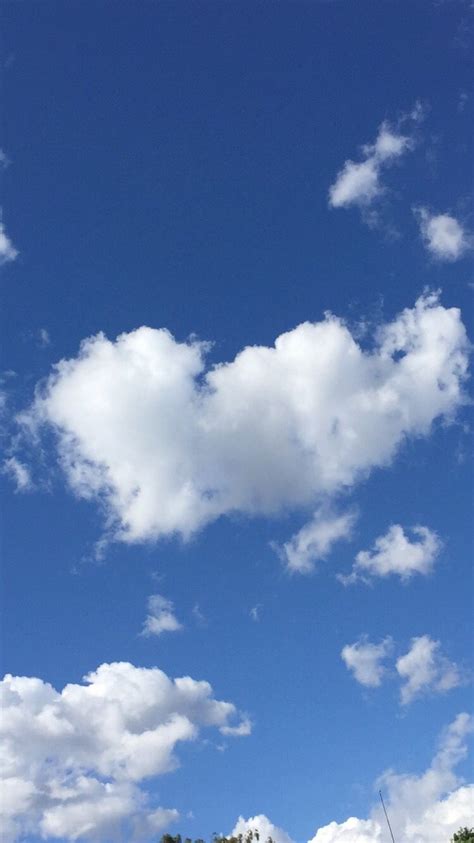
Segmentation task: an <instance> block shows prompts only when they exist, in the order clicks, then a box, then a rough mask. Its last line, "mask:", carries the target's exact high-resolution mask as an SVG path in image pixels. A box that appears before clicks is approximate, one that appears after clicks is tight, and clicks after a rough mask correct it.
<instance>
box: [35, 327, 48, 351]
mask: <svg viewBox="0 0 474 843" xmlns="http://www.w3.org/2000/svg"><path fill="white" fill-rule="evenodd" d="M38 345H39V346H40V348H47V347H48V345H51V337H50V335H49V331H47V330H46V328H40V329H39V331H38Z"/></svg>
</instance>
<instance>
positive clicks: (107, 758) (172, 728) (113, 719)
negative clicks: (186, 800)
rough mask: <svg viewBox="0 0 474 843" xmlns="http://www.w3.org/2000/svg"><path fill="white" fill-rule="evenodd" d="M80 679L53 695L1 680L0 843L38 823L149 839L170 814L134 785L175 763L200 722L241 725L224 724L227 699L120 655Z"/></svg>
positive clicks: (36, 682) (226, 730)
mask: <svg viewBox="0 0 474 843" xmlns="http://www.w3.org/2000/svg"><path fill="white" fill-rule="evenodd" d="M85 683H86V684H84V685H76V684H71V685H66V686H65V688H63V690H62V691H61V692H60V693H59V692H57V691H55V689H54V688H53V687H52V686H51V685H49V684H47V683H45V682H43V681H42V680H41V679H35V678H26V677H12V676H10V675H7V676H5V678H4V680H3V682H2V683H1V685H0V693H1V704H2V719H1V722H0V738H1V744H2V753H1V757H2V765H1V774H2V779H3V790H2V793H3V795H4V798H3V802H2V811H3V812H4V817H3V828H4V830H5V831H4V833H5V834H6V837H5V843H8V842H9V841H13V840H16V839H19V838H20V837H21V838H22V839H23V836H25V835H26V836H28V834H33V833H37V832H38V830H40V832H41V834H42V836H44V837H45V838H54V837H61V838H66V839H68V840H76V839H84V838H85V839H87V840H98V841H107V843H110V841H112V840H116V839H117V840H118V839H124V835H125V837H126V839H127V840H134V839H139V838H140V837H144V838H147V839H149V837H150V835H151V834H152V833H156V832H157V831H159V830H161V829H162V828H163V827H164V826H165V825H166V824H167V823H168V822H170V821H172V820H173V819H175V818H177V816H178V815H177V812H176V811H175V810H174V809H163V808H157V807H154V806H152V805H151V804H150V800H149V797H148V794H147V793H146V791H145V790H142V789H141V788H140V787H139V786H138V782H140V781H142V780H143V779H146V778H148V777H150V776H157V775H162V774H164V773H167V772H170V771H172V770H174V769H176V767H177V766H178V765H179V761H178V758H177V756H176V749H177V746H178V744H179V743H180V742H183V741H193V740H196V739H197V738H198V736H199V732H200V729H201V728H204V727H215V728H217V729H218V730H219V731H220V732H221V733H222V734H225V735H244V734H248V733H249V731H250V725H249V722H248V720H247V719H246V718H243V719H241V720H240V722H237V723H236V724H235V725H233V721H235V720H236V718H237V717H238V712H237V711H236V709H235V706H234V705H232V703H228V702H222V701H220V700H216V699H214V697H213V696H212V693H213V692H212V688H211V686H210V685H209V684H208V683H207V682H198V681H196V680H194V679H191V678H190V677H189V676H184V677H181V678H179V679H174V680H173V679H170V678H169V677H168V676H167V675H166V674H165V673H163V672H162V671H161V670H158V668H150V669H146V668H137V667H134V666H133V665H131V664H129V663H126V662H121V663H113V664H103V665H101V666H100V667H99V668H98V669H97V670H96V671H94V672H93V673H90V674H88V675H87V676H86V677H85Z"/></svg>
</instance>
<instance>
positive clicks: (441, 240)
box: [414, 208, 473, 262]
mask: <svg viewBox="0 0 474 843" xmlns="http://www.w3.org/2000/svg"><path fill="white" fill-rule="evenodd" d="M414 213H415V216H416V217H417V219H418V222H419V225H420V232H421V236H422V239H423V242H424V244H425V247H426V249H427V250H428V252H429V253H430V254H431V255H432V256H433V257H434V258H436V259H437V260H440V261H451V262H452V261H457V260H459V258H462V257H463V255H465V253H466V252H467V251H469V249H471V248H472V245H473V238H472V236H471V235H469V234H468V233H467V232H466V231H465V230H464V228H463V226H462V225H461V223H460V222H459V221H458V220H457V219H456V218H455V217H453V216H451V214H431V213H430V211H429V210H428V209H427V208H415V209H414Z"/></svg>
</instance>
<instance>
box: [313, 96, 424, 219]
mask: <svg viewBox="0 0 474 843" xmlns="http://www.w3.org/2000/svg"><path fill="white" fill-rule="evenodd" d="M410 119H411V120H412V121H413V122H415V123H417V122H419V119H420V113H419V112H417V113H416V114H415V112H414V113H413V114H412V116H411V118H410ZM413 147H414V140H413V138H412V137H411V136H409V135H404V134H401V132H400V131H399V130H398V129H392V128H391V127H390V124H389V123H388V122H387V121H384V122H383V123H382V125H381V126H380V128H379V131H378V135H377V137H376V139H375V142H374V143H372V144H366V145H365V146H363V147H362V152H363V155H364V160H362V161H359V162H357V161H351V160H348V161H346V162H345V163H344V166H343V167H342V169H341V170H340V171H339V173H338V174H337V177H336V181H335V182H334V184H332V185H331V187H330V189H329V204H330V206H331V207H332V208H348V207H350V206H351V205H357V206H359V207H360V208H362V209H367V208H368V207H369V206H370V205H372V204H373V202H374V201H375V200H376V199H378V198H379V197H380V196H381V195H382V194H383V193H384V192H385V187H384V185H383V183H382V181H381V173H382V169H383V168H384V167H386V166H388V165H389V164H391V163H393V162H394V161H395V160H396V159H397V158H400V157H401V156H402V155H403V154H404V153H405V152H408V151H409V150H411V149H413Z"/></svg>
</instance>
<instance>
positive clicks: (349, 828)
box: [309, 714, 474, 843]
mask: <svg viewBox="0 0 474 843" xmlns="http://www.w3.org/2000/svg"><path fill="white" fill-rule="evenodd" d="M471 731H472V721H471V718H470V717H469V716H468V715H467V714H460V715H458V717H457V718H456V719H455V720H454V721H453V723H451V725H450V726H449V728H448V729H447V730H446V732H445V734H444V736H443V739H442V742H441V745H440V749H439V751H438V753H437V754H436V755H435V757H434V758H433V761H432V763H431V765H430V766H429V767H428V769H427V770H426V771H425V772H424V773H422V774H421V775H419V776H417V775H409V774H397V773H393V772H392V771H388V772H387V773H385V774H384V775H383V776H382V777H381V779H380V780H379V782H378V783H377V785H378V787H381V788H382V790H383V792H384V799H385V802H386V804H387V808H388V812H389V816H390V822H391V825H392V828H393V831H394V835H395V839H396V840H400V841H401V840H403V841H404V843H447V841H448V840H449V839H450V838H451V837H452V835H453V833H454V832H455V831H457V830H458V828H459V827H460V826H465V825H469V826H470V825H471V824H472V804H473V799H474V785H469V786H464V785H463V784H462V782H461V781H460V780H459V778H458V777H457V776H456V774H455V772H454V770H455V767H456V765H457V764H459V762H460V761H461V760H462V759H463V758H464V757H465V755H466V753H467V748H466V739H467V735H468V734H469V732H471ZM387 833H388V832H387V826H386V822H385V819H384V817H383V814H382V810H381V807H380V805H379V804H377V803H376V804H375V805H374V808H373V810H372V812H371V815H370V817H369V818H368V819H358V818H357V817H351V818H350V819H348V820H346V821H345V822H342V823H337V822H331V823H329V825H326V826H324V827H323V828H320V829H319V830H318V831H317V832H316V834H315V836H314V837H313V838H312V840H310V841H309V843H383V841H384V840H386V839H387Z"/></svg>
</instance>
